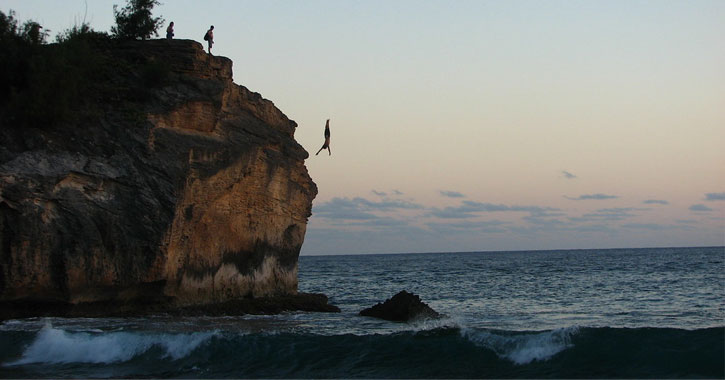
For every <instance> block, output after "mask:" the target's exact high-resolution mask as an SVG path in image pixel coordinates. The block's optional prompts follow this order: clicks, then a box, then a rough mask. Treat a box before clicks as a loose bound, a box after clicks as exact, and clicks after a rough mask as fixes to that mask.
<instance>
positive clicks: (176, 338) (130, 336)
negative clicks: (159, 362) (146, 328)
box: [5, 324, 217, 366]
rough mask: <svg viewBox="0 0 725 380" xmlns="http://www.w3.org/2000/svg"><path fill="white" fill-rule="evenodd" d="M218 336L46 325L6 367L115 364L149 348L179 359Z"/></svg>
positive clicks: (212, 333) (213, 334) (205, 333)
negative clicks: (74, 329)
mask: <svg viewBox="0 0 725 380" xmlns="http://www.w3.org/2000/svg"><path fill="white" fill-rule="evenodd" d="M215 335H217V333H216V332H201V333H189V334H143V333H133V332H112V333H89V332H68V331H65V330H62V329H56V328H53V326H52V325H50V324H47V325H46V326H45V327H43V328H42V329H41V330H40V331H39V332H38V334H37V335H36V337H35V339H34V340H33V342H32V343H31V344H30V345H29V346H28V347H27V348H26V349H25V350H24V351H23V354H22V357H21V358H20V359H18V360H17V361H14V362H11V363H7V364H5V365H6V366H13V365H23V364H30V363H104V364H108V363H114V362H124V361H128V360H131V359H133V358H134V357H136V356H138V355H141V354H143V353H145V352H147V351H149V350H151V349H152V348H159V349H161V350H162V352H163V354H162V357H163V358H170V359H172V360H178V359H181V358H183V357H186V356H187V355H189V354H190V353H192V352H193V351H194V350H195V349H196V348H197V347H199V346H200V345H202V344H204V343H205V342H207V341H208V340H209V339H210V338H212V337H213V336H215Z"/></svg>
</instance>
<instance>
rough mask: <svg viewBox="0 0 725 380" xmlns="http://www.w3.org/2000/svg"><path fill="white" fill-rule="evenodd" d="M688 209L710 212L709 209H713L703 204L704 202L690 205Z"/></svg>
mask: <svg viewBox="0 0 725 380" xmlns="http://www.w3.org/2000/svg"><path fill="white" fill-rule="evenodd" d="M690 211H695V212H710V211H715V210H713V209H711V208H710V207H707V206H705V205H704V204H696V205H692V206H690Z"/></svg>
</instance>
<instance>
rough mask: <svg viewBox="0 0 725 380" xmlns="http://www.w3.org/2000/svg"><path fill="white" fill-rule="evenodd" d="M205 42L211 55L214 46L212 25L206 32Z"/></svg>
mask: <svg viewBox="0 0 725 380" xmlns="http://www.w3.org/2000/svg"><path fill="white" fill-rule="evenodd" d="M204 40H206V42H207V43H208V44H209V55H211V46H212V45H214V25H212V26H211V27H210V28H209V30H207V31H206V34H205V35H204Z"/></svg>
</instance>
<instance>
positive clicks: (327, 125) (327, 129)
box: [315, 119, 332, 156]
mask: <svg viewBox="0 0 725 380" xmlns="http://www.w3.org/2000/svg"><path fill="white" fill-rule="evenodd" d="M323 149H327V152H328V153H329V156H332V151H331V150H330V119H327V123H325V143H324V144H322V148H320V150H318V151H317V153H315V156H317V155H318V154H320V152H322V150H323Z"/></svg>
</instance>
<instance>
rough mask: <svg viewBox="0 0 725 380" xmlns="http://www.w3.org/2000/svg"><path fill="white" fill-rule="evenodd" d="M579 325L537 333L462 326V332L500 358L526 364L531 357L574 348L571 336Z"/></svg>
mask: <svg viewBox="0 0 725 380" xmlns="http://www.w3.org/2000/svg"><path fill="white" fill-rule="evenodd" d="M577 332H579V328H578V327H567V328H563V329H556V330H552V331H545V332H540V333H533V334H530V333H526V334H516V335H500V334H495V333H492V332H489V331H480V330H474V329H461V335H462V336H463V337H464V338H466V339H468V340H470V341H471V342H473V343H474V344H475V345H477V346H480V347H484V348H488V349H490V350H492V351H493V352H495V353H496V355H498V356H499V357H500V358H505V359H508V360H510V361H512V362H514V363H516V364H528V363H531V362H532V361H534V360H548V359H549V358H551V357H552V356H554V355H556V354H558V353H559V352H561V351H563V350H565V349H567V348H570V347H573V344H572V343H571V338H572V336H573V335H575V334H576V333H577Z"/></svg>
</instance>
